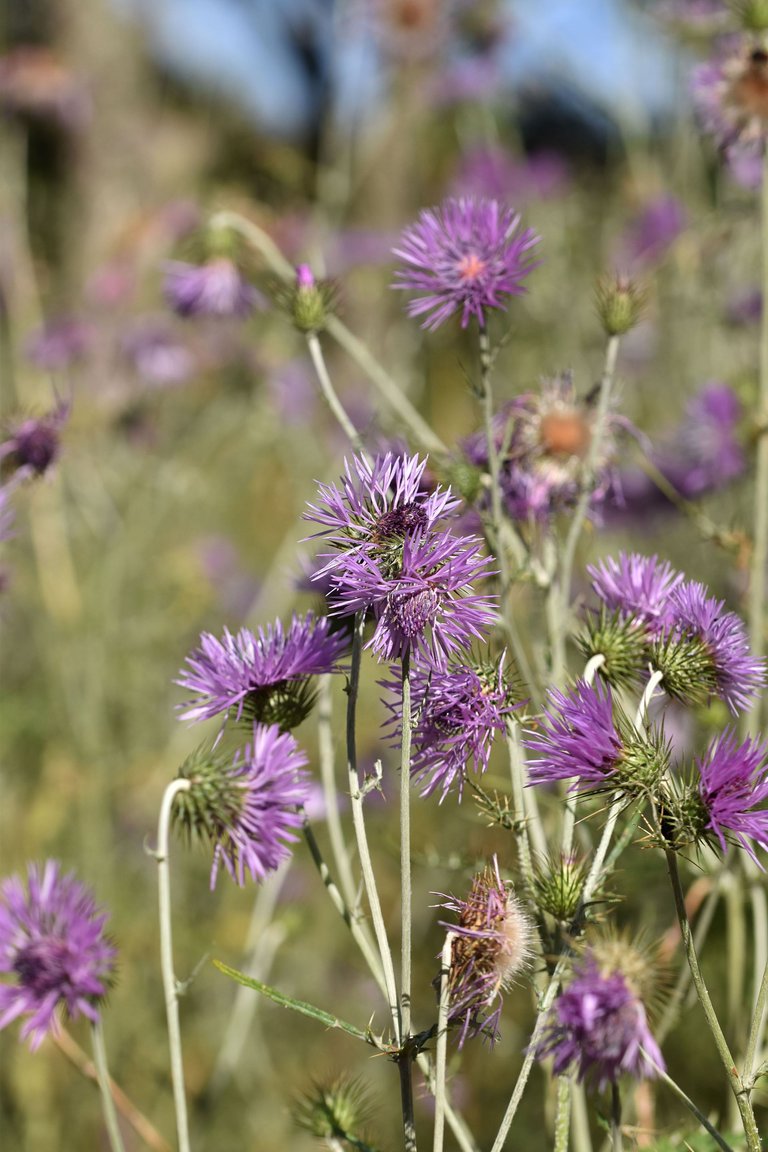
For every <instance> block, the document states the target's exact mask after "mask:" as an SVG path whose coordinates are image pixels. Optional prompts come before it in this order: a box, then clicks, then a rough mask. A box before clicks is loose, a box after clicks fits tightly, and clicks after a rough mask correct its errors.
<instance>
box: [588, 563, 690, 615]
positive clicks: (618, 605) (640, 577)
mask: <svg viewBox="0 0 768 1152" xmlns="http://www.w3.org/2000/svg"><path fill="white" fill-rule="evenodd" d="M587 572H588V573H589V575H590V576H591V578H592V588H593V590H594V592H595V594H596V596H597V597H598V598H599V599H600V600H601V601H602V603H603V604H605V606H606V608H608V609H610V610H611V611H613V612H620V613H622V614H623V615H624V616H627V617H632V618H633V619H634V620H636V621H637V623H638V624H642V625H644V627H645V629H646V631H647V632H648V633H649V634H650V635H658V634H659V633H660V632H663V630H664V628H665V627H666V626H667V625H668V624H669V623H670V621H671V608H670V602H669V597H670V593H671V592H672V591H673V589H675V588H677V587H678V586H679V585H680V584H681V583H682V581H683V576H682V575H681V574H680V573H679V572H676V571H675V570H674V568H673V567H672V565H671V564H670V563H669V562H668V561H666V560H664V561H660V560H659V559H658V557H656V556H642V555H640V553H638V552H630V553H626V552H620V553H619V556H618V558H617V559H614V557H613V556H609V557H607V558H606V559H605V560H601V561H600V562H599V563H598V564H590V565H588V567H587Z"/></svg>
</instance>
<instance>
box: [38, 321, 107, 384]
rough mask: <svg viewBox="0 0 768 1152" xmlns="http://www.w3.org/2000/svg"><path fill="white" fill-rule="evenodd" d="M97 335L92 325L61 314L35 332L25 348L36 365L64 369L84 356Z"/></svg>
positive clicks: (53, 369) (57, 370)
mask: <svg viewBox="0 0 768 1152" xmlns="http://www.w3.org/2000/svg"><path fill="white" fill-rule="evenodd" d="M94 335H95V333H94V330H93V328H92V327H91V325H90V324H86V323H84V322H83V321H82V320H75V319H73V318H72V317H59V318H58V319H56V320H51V321H49V322H48V323H47V324H46V325H45V326H44V327H43V328H39V329H37V331H35V332H32V333H31V334H30V335H29V336H28V337H27V340H26V342H25V344H24V351H25V353H26V355H27V359H28V360H30V361H31V362H32V363H33V364H34V365H36V367H38V368H43V369H46V370H47V371H49V372H61V371H62V370H63V369H64V368H68V367H69V366H70V364H73V363H75V361H77V360H81V359H82V358H83V356H84V355H85V353H86V352H87V351H88V349H89V348H90V347H91V344H92V342H93V339H94Z"/></svg>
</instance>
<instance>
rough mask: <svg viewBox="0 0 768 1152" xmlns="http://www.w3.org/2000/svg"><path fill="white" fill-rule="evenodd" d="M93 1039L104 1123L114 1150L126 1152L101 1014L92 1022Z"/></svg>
mask: <svg viewBox="0 0 768 1152" xmlns="http://www.w3.org/2000/svg"><path fill="white" fill-rule="evenodd" d="M91 1040H92V1042H93V1062H94V1064H95V1066H96V1077H97V1080H98V1082H99V1092H100V1093H101V1106H102V1109H103V1111H104V1123H105V1124H106V1128H107V1135H108V1136H109V1144H110V1147H111V1149H112V1152H125V1145H124V1144H123V1137H122V1136H121V1134H120V1125H119V1123H118V1120H117V1112H116V1111H115V1101H114V1100H113V1098H112V1088H111V1086H110V1079H109V1069H108V1067H107V1047H106V1044H105V1043H104V1029H103V1027H102V1023H101V1016H99V1017H98V1019H97V1020H94V1021H93V1023H92V1024H91Z"/></svg>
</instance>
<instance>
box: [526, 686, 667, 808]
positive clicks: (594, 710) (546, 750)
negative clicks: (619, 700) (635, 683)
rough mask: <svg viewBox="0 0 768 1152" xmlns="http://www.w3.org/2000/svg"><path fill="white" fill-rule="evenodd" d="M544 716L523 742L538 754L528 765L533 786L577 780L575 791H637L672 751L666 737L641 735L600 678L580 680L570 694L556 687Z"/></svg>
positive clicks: (646, 784) (650, 781)
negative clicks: (590, 682)
mask: <svg viewBox="0 0 768 1152" xmlns="http://www.w3.org/2000/svg"><path fill="white" fill-rule="evenodd" d="M543 720H544V723H543V726H542V727H541V728H540V729H539V730H534V729H531V730H530V732H529V734H528V736H527V737H526V739H525V740H524V741H523V743H524V745H525V747H526V748H527V749H528V750H529V751H531V752H534V753H537V754H538V755H537V756H536V758H535V759H533V760H531V761H530V763H529V765H528V776H529V780H530V783H531V784H545V783H551V782H553V781H555V780H570V779H573V781H574V783H573V784H572V785H571V788H572V790H576V789H578V788H581V789H585V790H589V789H592V790H597V789H603V788H623V789H625V790H626V791H627V792H628V793H629V794H636V792H637V790H638V789H644V788H647V787H651V786H652V785H653V784H654V783H655V782H656V781H658V779H659V778H660V777H661V775H662V774H663V772H664V770H665V768H666V765H667V762H668V756H669V753H668V750H667V749H666V747H665V746H664V743H663V739H662V737H661V735H660V734H658V733H652V734H650V735H649V736H647V737H646V736H645V735H643V736H642V737H641V736H639V735H638V734H637V733H636V732H635V731H634V728H633V727H632V725H631V724H629V723H628V722H627V720H626V717H624V716H623V715H622V714H621V713H620V711H619V710H618V709H617V708H616V707H615V706H614V702H613V698H612V696H611V690H610V688H608V687H606V686H605V685H603V684H602V683H601V682H600V681H598V682H597V683H595V684H594V685H590V684H587V683H585V682H584V681H583V680H580V681H578V683H577V684H576V685H575V687H574V688H572V689H571V690H570V691H569V692H567V693H564V692H560V691H559V690H558V689H556V688H553V689H551V690H550V692H549V695H548V702H547V707H546V708H545V710H544V715H543Z"/></svg>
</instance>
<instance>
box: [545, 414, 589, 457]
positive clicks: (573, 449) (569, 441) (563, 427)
mask: <svg viewBox="0 0 768 1152" xmlns="http://www.w3.org/2000/svg"><path fill="white" fill-rule="evenodd" d="M540 437H541V445H542V447H543V448H544V450H545V452H548V453H549V454H550V455H552V456H586V454H587V449H588V448H589V444H590V440H591V439H592V432H591V429H590V427H589V425H588V423H587V422H586V420H585V419H584V417H583V416H581V415H580V414H579V413H578V412H548V413H547V415H546V416H543V417H542V419H541V424H540Z"/></svg>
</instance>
